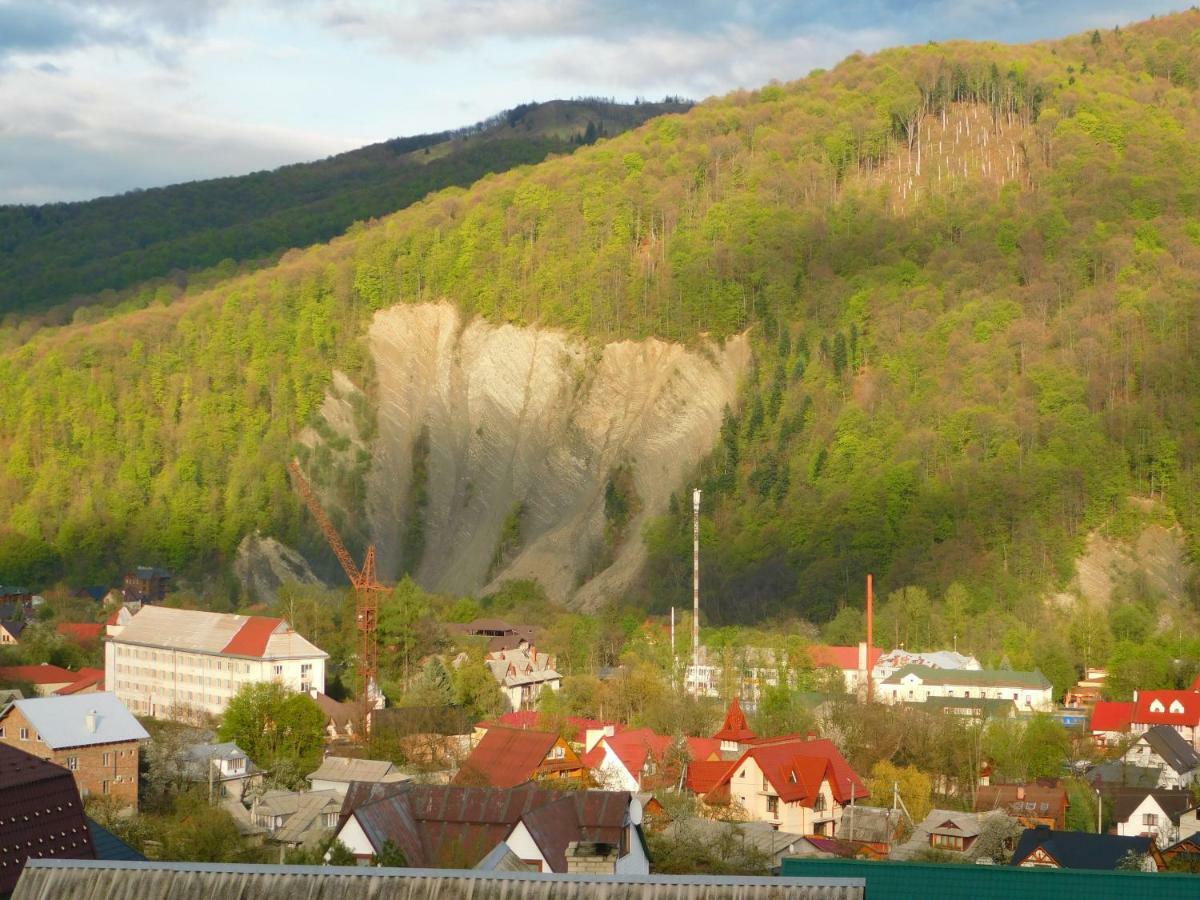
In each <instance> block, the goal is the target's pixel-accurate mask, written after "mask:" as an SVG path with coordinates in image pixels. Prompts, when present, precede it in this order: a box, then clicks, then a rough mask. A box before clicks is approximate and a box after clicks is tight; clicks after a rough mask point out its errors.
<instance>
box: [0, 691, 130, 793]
mask: <svg viewBox="0 0 1200 900" xmlns="http://www.w3.org/2000/svg"><path fill="white" fill-rule="evenodd" d="M149 737H150V735H148V734H147V733H146V729H144V728H142V726H141V724H140V723H139V722H138V720H137V719H135V718H134V717H133V716H132V715H131V714H130V712H129V710H128V709H126V708H125V705H124V704H123V703H121V701H120V700H118V699H117V697H116V695H115V694H110V693H105V692H101V693H94V694H72V695H70V696H67V697H34V698H31V699H29V700H16V701H14V702H13V703H12V704H11V705H10V706H8V707H6V708H5V709H4V710H3V711H2V712H0V743H4V744H8V745H9V746H10V747H16V748H17V749H18V750H24V751H25V752H27V753H32V754H34V755H36V756H40V757H41V758H42V759H45V760H48V761H50V762H54V763H57V764H58V765H60V766H62V767H63V768H65V769H67V770H68V771H69V772H71V774H72V775H73V776H74V777H75V782H76V784H77V785H78V786H79V792H80V793H81V794H82V795H83V796H84V797H87V796H88V795H90V794H96V795H99V796H107V797H113V798H115V799H116V800H118V801H119V802H121V803H122V804H124V805H126V806H129V807H132V808H133V809H134V810H136V809H137V803H138V748H139V747H140V745H141V743H142V742H143V741H145V740H148V739H149Z"/></svg>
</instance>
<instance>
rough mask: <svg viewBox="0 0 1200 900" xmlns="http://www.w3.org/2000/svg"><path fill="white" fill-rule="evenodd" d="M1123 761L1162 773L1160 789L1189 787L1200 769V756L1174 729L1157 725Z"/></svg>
mask: <svg viewBox="0 0 1200 900" xmlns="http://www.w3.org/2000/svg"><path fill="white" fill-rule="evenodd" d="M1121 759H1122V760H1124V761H1125V762H1126V763H1128V764H1130V765H1134V766H1141V767H1142V768H1146V769H1158V771H1159V777H1158V786H1159V787H1160V788H1186V787H1189V786H1190V785H1191V784H1192V782H1193V781H1194V780H1195V778H1196V771H1197V769H1200V754H1198V753H1197V752H1196V751H1195V750H1194V749H1192V745H1191V744H1189V743H1188V742H1187V741H1186V740H1185V739H1184V738H1183V737H1181V736H1180V734H1179V732H1178V731H1177V730H1176V729H1174V728H1172V727H1171V726H1170V725H1155V726H1154V727H1152V728H1151V729H1150V730H1148V731H1146V732H1145V733H1143V734H1142V736H1141V737H1139V738H1138V739H1137V740H1136V741H1134V742H1133V743H1132V744H1131V745H1130V746H1129V749H1128V750H1126V751H1125V755H1124V756H1122V757H1121ZM1184 837H1187V835H1184Z"/></svg>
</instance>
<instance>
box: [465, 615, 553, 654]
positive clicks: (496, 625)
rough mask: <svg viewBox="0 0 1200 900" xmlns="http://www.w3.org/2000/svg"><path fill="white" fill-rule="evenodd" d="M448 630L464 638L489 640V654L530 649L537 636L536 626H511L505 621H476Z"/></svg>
mask: <svg viewBox="0 0 1200 900" xmlns="http://www.w3.org/2000/svg"><path fill="white" fill-rule="evenodd" d="M446 630H447V631H449V632H450V633H451V634H458V635H462V636H463V637H483V638H487V641H488V644H487V650H488V652H489V653H495V652H498V651H502V650H519V649H528V648H530V647H532V646H533V643H534V637H535V635H536V634H537V627H536V626H534V625H510V624H509V623H508V622H506V621H504V620H503V619H475V620H474V621H471V622H465V623H463V624H461V625H459V624H453V625H448V626H447V627H446Z"/></svg>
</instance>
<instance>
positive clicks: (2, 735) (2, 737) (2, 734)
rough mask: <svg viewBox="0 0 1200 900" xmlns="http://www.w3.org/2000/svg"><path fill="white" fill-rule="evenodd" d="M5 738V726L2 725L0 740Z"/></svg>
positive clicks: (0, 726)
mask: <svg viewBox="0 0 1200 900" xmlns="http://www.w3.org/2000/svg"><path fill="white" fill-rule="evenodd" d="M3 739H4V726H3V725H0V740H3Z"/></svg>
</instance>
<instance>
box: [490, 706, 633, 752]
mask: <svg viewBox="0 0 1200 900" xmlns="http://www.w3.org/2000/svg"><path fill="white" fill-rule="evenodd" d="M556 721H561V722H563V723H564V724H567V725H570V726H571V728H572V729H574V733H573V734H572V735H571V737H570V738H569V740H571V741H572V742H574V743H576V744H582V743H584V742H585V741H586V739H587V732H588V731H591V730H595V731H600V730H603V729H608V728H611V729H612V730H613V733H614V734H616V733H617V732H618V731H621V730H622V729H623V728H624V727H625V726H623V725H622V724H621V723H620V722H604V721H601V720H600V719H588V718H585V717H583V716H564V717H563V718H562V719H561V720H554V719H552V718H551V717H549V716H547V715H545V714H544V713H541V712H539V711H538V710H536V709H520V710H516V711H515V712H506V713H503V714H502V715H501V716H500V717H499V718H498V719H492V720H484V721H482V722H479V723H477V724H476V725H475V727H476V728H481V729H483V730H485V731H486V730H487V729H489V728H493V727H495V726H497V725H504V726H507V727H509V728H534V729H538V730H541V731H550V730H552V729H551V727H550V726H552V725H553V724H555V722H556Z"/></svg>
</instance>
